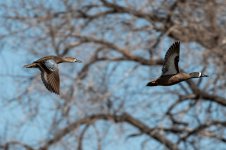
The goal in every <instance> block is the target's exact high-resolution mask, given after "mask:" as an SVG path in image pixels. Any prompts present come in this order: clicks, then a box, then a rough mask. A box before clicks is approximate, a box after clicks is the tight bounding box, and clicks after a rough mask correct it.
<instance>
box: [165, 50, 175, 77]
mask: <svg viewBox="0 0 226 150" xmlns="http://www.w3.org/2000/svg"><path fill="white" fill-rule="evenodd" d="M177 56H178V54H177V53H174V54H172V55H171V56H170V57H169V58H168V61H167V62H166V65H165V66H164V67H165V68H164V69H165V70H164V71H165V72H164V73H163V75H172V74H177V73H178V72H177V69H176V67H175V62H174V61H175V58H176V57H177Z"/></svg>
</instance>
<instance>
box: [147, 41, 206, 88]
mask: <svg viewBox="0 0 226 150" xmlns="http://www.w3.org/2000/svg"><path fill="white" fill-rule="evenodd" d="M179 53H180V42H175V43H174V44H172V45H171V46H170V48H169V50H168V51H167V52H166V56H165V59H164V63H163V67H162V75H161V76H160V77H159V78H158V79H156V80H153V81H151V82H149V83H148V84H147V86H158V85H161V86H169V85H174V84H177V83H179V82H182V81H185V80H188V79H191V78H201V77H208V76H207V75H205V74H202V73H201V72H192V73H189V74H187V73H182V72H179V68H178V62H179Z"/></svg>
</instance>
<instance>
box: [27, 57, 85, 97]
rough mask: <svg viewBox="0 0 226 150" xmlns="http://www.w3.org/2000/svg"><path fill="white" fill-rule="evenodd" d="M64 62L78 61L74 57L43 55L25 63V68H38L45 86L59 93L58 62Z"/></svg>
mask: <svg viewBox="0 0 226 150" xmlns="http://www.w3.org/2000/svg"><path fill="white" fill-rule="evenodd" d="M64 62H70V63H73V62H79V63H81V61H80V60H78V59H76V58H74V57H60V56H45V57H42V58H40V59H38V60H36V61H34V62H33V63H31V64H28V65H25V66H24V67H26V68H38V69H39V70H40V71H41V79H42V82H43V83H44V85H45V87H46V88H47V89H48V90H49V91H50V92H53V93H56V94H58V95H59V94H60V76H59V69H58V64H59V63H64Z"/></svg>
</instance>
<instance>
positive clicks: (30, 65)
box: [24, 63, 37, 68]
mask: <svg viewBox="0 0 226 150" xmlns="http://www.w3.org/2000/svg"><path fill="white" fill-rule="evenodd" d="M24 67H25V68H36V67H37V64H36V63H32V64H28V65H24Z"/></svg>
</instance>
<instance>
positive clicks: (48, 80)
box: [40, 59, 60, 94]
mask: <svg viewBox="0 0 226 150" xmlns="http://www.w3.org/2000/svg"><path fill="white" fill-rule="evenodd" d="M40 70H41V78H42V81H43V83H44V85H45V87H46V88H47V89H48V90H49V91H50V92H54V93H56V94H60V76H59V70H58V66H57V63H56V62H55V61H54V60H51V59H50V60H45V61H43V62H42V63H41V64H40Z"/></svg>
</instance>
